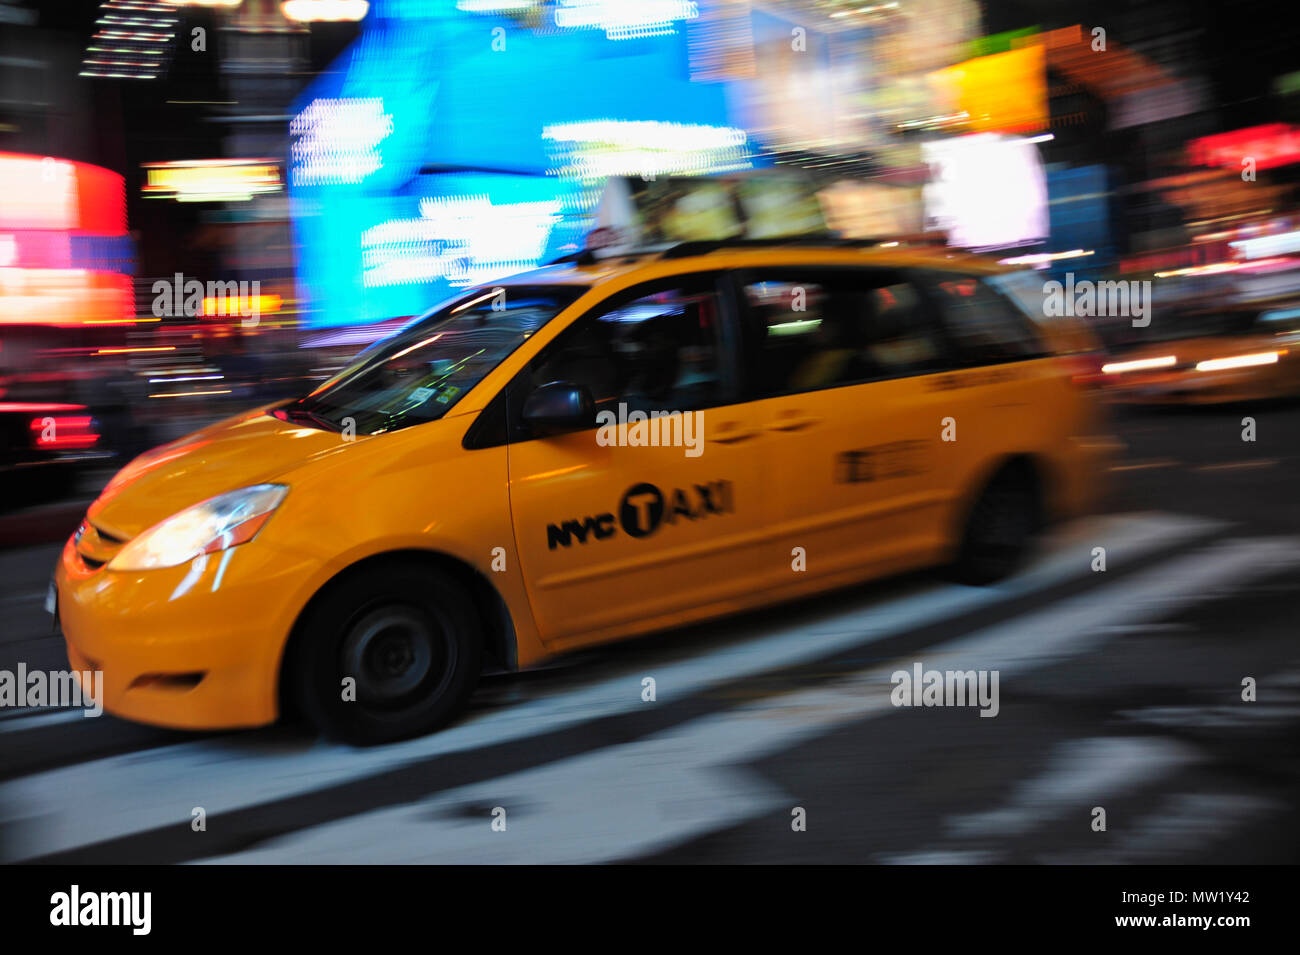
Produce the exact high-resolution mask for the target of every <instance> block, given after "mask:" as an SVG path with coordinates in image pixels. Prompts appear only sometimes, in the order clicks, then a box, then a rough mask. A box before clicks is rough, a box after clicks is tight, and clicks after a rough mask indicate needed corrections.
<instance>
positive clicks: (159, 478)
mask: <svg viewBox="0 0 1300 955" xmlns="http://www.w3.org/2000/svg"><path fill="white" fill-rule="evenodd" d="M344 446H345V445H344V442H342V441H341V440H340V439H339V436H338V435H337V434H335V433H333V432H330V431H320V430H317V429H315V428H308V427H304V426H302V425H296V424H290V423H288V422H285V421H280V420H279V419H278V418H273V417H271V416H270V415H269V414H266V413H265V410H264V409H258V410H256V411H252V412H248V413H246V414H243V415H239V416H238V417H235V418H230V419H228V420H226V421H221V422H218V423H217V424H214V425H211V426H209V427H207V428H204V429H202V430H200V431H196V432H194V433H193V434H191V435H189V436H187V437H184V438H181V439H180V440H179V441H173V442H172V443H170V444H164V445H163V446H161V447H158V448H154V449H153V450H152V451H149V452H147V453H145V454H142V455H141V456H140V457H138V458H136V459H135V460H134V461H132V462H131V463H130V464H128V465H127V466H126V467H125V468H123V469H122V470H121V471H120V472H118V474H117V476H116V477H114V478H113V480H112V481H110V482H109V484H108V486H107V487H106V488H105V489H104V492H103V493H102V494H101V495H100V496H99V498H98V499H97V500H96V501H95V502H94V503H93V504H92V505H91V506H90V510H89V511H88V512H87V516H88V517H89V518H90V519H91V520H92V521H93V522H94V523H95V524H96V525H97V526H98V527H100V528H102V529H103V530H105V531H107V532H108V533H110V534H112V535H114V536H116V537H121V538H123V539H129V538H132V537H134V536H135V535H137V534H139V533H140V532H141V531H144V530H147V529H148V528H150V527H152V526H153V525H154V524H157V523H158V522H159V521H162V520H164V519H166V518H168V517H171V516H172V515H173V514H176V513H177V512H179V511H182V510H184V509H185V508H187V507H189V506H191V505H193V504H197V503H199V502H200V501H204V500H207V499H208V498H210V497H213V496H215V495H217V494H222V493H224V492H226V491H234V490H237V489H238V488H241V487H247V486H249V485H250V484H261V483H264V482H269V481H274V480H275V479H276V478H279V477H281V476H283V475H285V474H287V473H288V472H290V471H292V470H294V469H295V468H297V467H300V466H301V465H303V464H304V463H306V462H307V461H309V460H312V459H314V458H316V457H318V456H320V455H322V454H328V453H331V452H336V451H340V450H341V449H342V448H343V447H344Z"/></svg>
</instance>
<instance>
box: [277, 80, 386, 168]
mask: <svg viewBox="0 0 1300 955" xmlns="http://www.w3.org/2000/svg"><path fill="white" fill-rule="evenodd" d="M392 131H393V117H392V115H391V114H389V113H387V112H385V111H384V101H383V99H382V98H381V97H378V96H375V97H367V98H363V99H349V98H340V99H314V100H312V101H311V102H310V103H308V104H307V107H306V108H305V109H303V111H302V112H300V113H299V114H298V115H297V116H295V117H294V118H293V121H292V122H291V123H290V124H289V132H290V133H292V134H293V135H294V136H297V137H298V139H297V141H296V142H294V144H293V149H292V156H293V173H292V175H293V182H294V185H299V186H313V185H322V184H347V183H357V182H361V181H362V180H363V179H365V178H366V177H367V176H369V175H370V174H371V173H373V172H375V171H377V170H379V169H381V168H383V165H384V163H383V158H382V157H381V155H380V153H379V144H380V143H381V142H383V141H384V140H385V139H386V138H387V137H388V136H389V134H391V133H392Z"/></svg>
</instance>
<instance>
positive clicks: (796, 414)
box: [768, 411, 822, 431]
mask: <svg viewBox="0 0 1300 955" xmlns="http://www.w3.org/2000/svg"><path fill="white" fill-rule="evenodd" d="M821 420H822V419H821V418H820V417H818V416H817V415H811V414H804V413H803V412H800V411H791V412H787V413H785V414H782V415H780V416H779V417H778V418H777V419H776V420H775V421H773V422H771V423H770V424H769V425H768V428H770V429H771V430H772V431H802V430H803V429H804V428H811V427H812V426H813V425H815V424H817V423H818V422H820V421H821Z"/></svg>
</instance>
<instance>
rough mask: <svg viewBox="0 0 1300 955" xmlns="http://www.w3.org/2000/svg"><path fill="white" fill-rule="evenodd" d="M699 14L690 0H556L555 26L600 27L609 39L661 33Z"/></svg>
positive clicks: (695, 4)
mask: <svg viewBox="0 0 1300 955" xmlns="http://www.w3.org/2000/svg"><path fill="white" fill-rule="evenodd" d="M699 15H700V8H699V4H698V3H694V2H693V0H559V2H558V3H557V4H556V5H555V25H556V26H557V27H570V28H587V29H593V28H594V29H600V30H604V31H605V36H606V37H608V38H609V39H611V40H628V39H633V38H637V37H647V36H663V35H665V34H669V33H673V32H675V27H674V26H673V24H674V23H676V22H677V21H680V20H694V19H695V18H696V17H698V16H699Z"/></svg>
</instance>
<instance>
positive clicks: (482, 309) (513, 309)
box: [273, 285, 587, 434]
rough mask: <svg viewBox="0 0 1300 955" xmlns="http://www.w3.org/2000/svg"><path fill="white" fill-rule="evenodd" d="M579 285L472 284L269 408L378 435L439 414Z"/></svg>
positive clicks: (571, 298)
mask: <svg viewBox="0 0 1300 955" xmlns="http://www.w3.org/2000/svg"><path fill="white" fill-rule="evenodd" d="M586 290H587V289H586V286H579V285H544V286H518V287H515V286H505V287H501V286H498V287H495V288H479V289H473V290H471V291H470V292H468V293H467V294H466V295H464V296H462V297H460V298H457V299H454V300H453V301H451V302H449V303H447V304H445V305H441V306H438V307H437V308H435V309H434V310H433V311H431V312H429V313H428V314H426V315H424V316H422V317H421V318H419V319H417V320H416V321H415V322H413V323H412V324H410V325H408V326H406V327H405V328H403V329H402V330H401V331H400V332H398V333H397V334H396V335H394V336H392V337H391V338H386V339H384V340H383V341H380V342H376V343H375V344H374V345H371V346H370V347H369V348H367V349H366V350H365V351H363V352H361V354H359V355H357V357H356V358H355V359H353V361H352V363H351V364H350V365H348V367H346V368H344V369H343V370H342V371H341V372H339V373H338V374H337V375H335V376H334V377H333V378H331V379H330V380H329V381H327V382H325V383H324V384H323V385H321V386H320V387H319V388H317V389H316V390H315V391H313V392H312V393H311V394H309V395H307V396H306V397H305V398H300V399H299V400H297V401H294V402H291V403H290V404H288V405H285V406H284V407H282V408H278V409H276V411H274V412H273V414H274V415H275V416H276V417H278V418H281V419H283V420H286V421H294V422H296V423H303V424H310V425H314V426H316V427H320V428H327V429H331V430H338V431H341V430H343V429H344V428H346V427H347V426H348V424H349V422H348V420H347V419H351V422H352V423H353V424H352V426H353V427H354V428H355V430H356V433H357V434H381V433H383V432H386V431H395V430H397V429H398V428H409V427H410V426H412V425H416V424H423V423H424V422H426V421H433V420H434V419H435V418H441V417H442V416H443V415H444V414H446V413H447V411H448V410H449V409H450V408H451V407H452V406H453V405H455V404H456V402H457V401H458V400H459V399H460V398H461V397H462V396H463V395H464V394H465V393H466V392H467V391H469V390H470V389H471V388H473V387H474V386H475V385H476V384H478V383H479V382H480V381H481V380H482V379H483V377H484V376H485V375H487V373H488V372H490V371H491V370H492V369H493V368H495V367H496V366H497V365H499V364H500V363H501V362H502V361H503V360H504V359H505V358H506V356H507V355H509V354H510V353H511V352H513V351H514V350H515V349H516V348H518V347H519V346H520V345H521V344H523V342H524V341H525V340H526V339H527V338H528V336H529V335H532V334H533V333H534V332H536V331H537V330H538V329H540V328H541V327H542V326H543V325H545V324H546V323H547V322H549V321H550V320H551V319H552V318H554V317H555V316H556V315H557V314H559V313H560V311H562V310H563V309H564V308H565V307H566V306H568V305H570V304H572V303H573V302H574V301H576V300H577V298H578V297H579V296H580V295H582V293H583V292H585V291H586Z"/></svg>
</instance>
